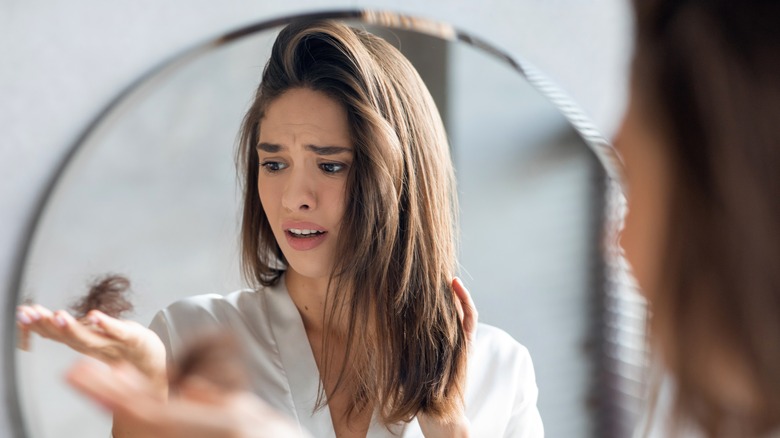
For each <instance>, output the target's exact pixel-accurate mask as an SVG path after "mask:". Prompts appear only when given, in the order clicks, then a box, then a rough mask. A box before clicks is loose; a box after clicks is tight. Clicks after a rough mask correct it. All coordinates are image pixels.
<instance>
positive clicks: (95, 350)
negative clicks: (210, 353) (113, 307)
mask: <svg viewBox="0 0 780 438" xmlns="http://www.w3.org/2000/svg"><path fill="white" fill-rule="evenodd" d="M16 322H17V327H18V328H19V331H20V334H21V338H22V341H23V342H22V343H23V344H24V343H26V342H25V341H27V340H28V338H29V333H30V332H33V333H37V334H39V335H40V336H42V337H44V338H47V339H51V340H53V341H56V342H60V343H62V344H65V345H67V346H69V347H70V348H72V349H74V350H76V351H78V352H80V353H83V354H86V355H87V356H91V357H94V358H96V359H98V360H101V361H103V362H106V363H109V364H111V363H116V362H119V361H126V362H129V363H132V364H133V365H134V366H135V367H136V368H137V369H138V370H140V371H141V372H142V373H143V374H145V375H146V376H147V377H148V378H149V379H150V381H151V382H154V384H155V386H156V387H157V389H158V392H159V394H160V395H164V394H165V393H166V392H167V386H168V385H167V374H166V364H165V346H164V345H163V343H162V341H161V340H160V338H159V337H158V336H157V334H155V333H154V332H153V331H151V330H149V329H148V328H146V327H144V326H143V325H141V324H139V323H137V322H135V321H129V320H122V319H116V318H112V317H110V316H108V315H106V314H105V313H103V312H100V311H99V310H91V311H89V312H88V313H87V314H86V316H85V317H84V318H82V319H80V320H76V319H75V318H74V317H73V316H72V315H71V314H70V313H68V312H67V311H65V310H58V311H55V312H52V311H51V310H49V309H47V308H45V307H43V306H41V305H38V304H33V305H22V306H19V307H18V308H17V311H16ZM24 347H25V345H22V348H24Z"/></svg>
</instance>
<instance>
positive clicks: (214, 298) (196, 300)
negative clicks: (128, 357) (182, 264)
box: [158, 284, 279, 320]
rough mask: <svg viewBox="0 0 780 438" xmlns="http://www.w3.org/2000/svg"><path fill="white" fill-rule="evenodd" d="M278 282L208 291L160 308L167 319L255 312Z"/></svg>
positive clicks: (214, 316) (262, 306)
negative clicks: (221, 291) (252, 286)
mask: <svg viewBox="0 0 780 438" xmlns="http://www.w3.org/2000/svg"><path fill="white" fill-rule="evenodd" d="M278 288H279V284H276V285H273V286H261V287H259V288H256V289H249V288H246V289H240V290H236V291H233V292H230V293H227V294H218V293H209V294H202V295H192V296H188V297H185V298H182V299H180V300H177V301H174V302H173V303H171V304H169V305H168V306H167V307H165V308H164V309H162V310H161V311H160V312H159V313H158V315H159V314H164V315H165V316H166V318H169V319H174V320H177V319H189V318H191V317H198V316H200V317H208V316H211V317H213V318H217V319H219V318H220V317H224V316H231V315H233V314H235V313H239V314H241V313H246V312H256V311H258V310H262V309H264V308H265V306H266V303H265V299H264V297H265V294H267V293H272V292H273V291H274V289H278Z"/></svg>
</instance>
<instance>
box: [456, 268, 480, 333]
mask: <svg viewBox="0 0 780 438" xmlns="http://www.w3.org/2000/svg"><path fill="white" fill-rule="evenodd" d="M452 291H453V292H454V293H455V298H457V299H456V300H455V306H456V307H457V308H458V316H459V317H460V322H461V325H463V331H464V332H465V335H466V342H468V345H469V347H471V344H472V343H473V342H474V338H475V337H476V334H477V320H478V319H479V313H478V312H477V308H476V306H474V301H473V300H472V299H471V294H469V291H468V290H467V289H466V286H464V285H463V281H461V279H460V278H458V277H455V278H453V279H452Z"/></svg>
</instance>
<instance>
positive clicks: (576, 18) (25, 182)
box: [0, 0, 630, 436]
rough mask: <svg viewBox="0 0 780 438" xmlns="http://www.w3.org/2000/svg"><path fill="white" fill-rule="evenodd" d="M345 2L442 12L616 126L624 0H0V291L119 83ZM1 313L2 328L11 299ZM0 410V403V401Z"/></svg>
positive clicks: (601, 122) (600, 121)
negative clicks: (207, 46)
mask: <svg viewBox="0 0 780 438" xmlns="http://www.w3.org/2000/svg"><path fill="white" fill-rule="evenodd" d="M356 6H361V7H362V6H365V7H377V8H381V9H388V10H394V11H401V12H407V13H414V14H417V15H420V16H423V17H427V18H432V19H435V20H439V21H447V22H450V23H452V24H454V25H456V26H457V27H459V28H462V29H464V30H466V31H469V32H471V33H473V34H475V35H477V36H480V37H481V38H483V39H485V40H487V41H489V42H492V43H494V44H495V45H497V46H498V47H500V48H503V49H505V50H507V51H508V52H510V53H511V54H513V55H519V56H522V57H524V58H525V59H528V60H530V61H531V62H532V63H534V64H536V65H537V66H538V67H540V68H541V70H543V71H544V72H546V73H547V74H548V75H549V76H550V77H552V78H553V79H554V80H555V81H556V82H558V84H559V85H561V86H562V88H564V89H565V90H567V91H568V92H569V94H570V96H571V97H572V98H573V99H574V100H575V101H577V102H579V103H580V105H581V106H582V107H583V108H584V110H585V112H586V113H587V114H588V115H589V116H590V117H591V118H592V119H593V120H594V121H595V123H596V125H597V126H599V127H600V128H601V130H602V132H603V133H604V134H605V135H610V134H612V133H613V131H614V129H615V127H616V126H617V123H618V121H619V114H620V111H621V108H622V105H623V101H624V95H625V93H624V88H625V74H624V72H625V65H626V62H627V59H628V50H629V39H630V35H629V20H628V15H627V11H626V9H625V8H626V5H625V4H624V2H622V1H618V0H593V1H585V0H581V1H575V0H569V1H551V0H547V1H544V2H541V1H532V0H514V1H513V0H506V1H494V2H476V1H443V0H441V1H428V2H414V1H395V2H392V1H362V2H346V1H303V0H300V1H297V2H271V1H254V2H245V1H240V0H229V1H219V2H216V1H212V2H208V1H193V0H187V1H185V0H168V1H165V2H160V1H151V0H148V1H133V0H112V1H111V2H105V1H100V0H72V1H70V2H55V1H35V0H6V1H5V3H3V4H2V6H0V8H2V9H0V55H2V58H0V59H2V67H0V126H1V127H2V129H1V130H0V173H1V174H2V175H3V183H2V184H0V223H1V224H2V225H3V226H2V228H0V278H1V279H2V281H3V282H4V286H5V288H4V292H5V293H6V294H8V293H10V291H9V290H8V288H9V287H10V281H11V279H12V273H13V272H12V271H13V269H14V268H15V264H16V262H17V260H16V257H17V255H18V251H19V249H20V245H21V244H22V243H23V242H22V240H23V235H24V232H25V228H26V227H27V226H28V222H29V221H30V220H31V219H32V217H33V214H34V207H35V205H36V202H37V199H38V197H39V196H41V194H42V191H43V189H44V188H45V185H46V183H47V178H48V177H49V175H50V173H51V172H52V171H53V169H54V167H55V166H56V164H57V163H58V161H59V160H60V159H61V158H62V157H63V155H64V154H65V152H66V151H67V149H68V148H69V146H70V145H71V144H72V143H73V142H74V141H75V140H76V138H77V137H78V135H79V134H80V132H81V131H82V130H83V129H85V127H86V126H87V125H88V123H89V122H90V121H91V120H92V118H93V117H95V116H96V115H97V114H98V113H99V112H100V110H101V109H102V107H103V106H104V105H105V104H106V103H107V102H109V101H110V99H111V98H113V97H114V96H115V95H116V94H117V93H118V91H119V90H120V89H121V88H122V87H124V86H127V85H128V84H129V83H130V82H131V81H132V80H134V79H135V78H136V77H137V76H138V75H139V74H140V73H142V72H144V71H146V70H147V69H149V68H150V67H151V66H153V65H154V64H156V63H158V62H160V61H161V60H163V59H165V58H166V57H168V56H170V55H172V54H174V53H176V52H177V51H179V50H181V49H182V48H185V47H188V46H190V45H191V44H193V43H195V42H198V41H201V40H203V39H206V38H208V37H211V36H214V35H216V34H220V33H223V32H224V31H225V30H228V29H231V28H234V27H237V26H240V25H244V24H248V23H252V22H257V21H261V20H263V19H265V18H270V17H276V16H280V15H285V14H289V13H298V12H304V11H312V10H322V9H332V8H336V7H341V8H349V7H356ZM3 304H4V305H5V304H7V303H5V302H4V303H3ZM488 313H489V310H488ZM6 315H7V316H6V317H5V318H4V320H5V321H6V326H4V327H3V332H2V333H1V334H2V335H3V336H4V337H5V336H8V333H7V328H8V327H7V325H8V324H7V322H8V320H9V318H11V316H10V315H12V311H11V309H7V310H6ZM3 385H4V386H3V388H2V389H3V391H5V388H6V386H5V382H3ZM0 411H2V412H8V408H7V407H6V406H4V405H0ZM0 418H1V419H0V436H11V431H10V428H9V419H8V418H7V417H6V416H2V417H0Z"/></svg>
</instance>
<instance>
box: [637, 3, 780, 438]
mask: <svg viewBox="0 0 780 438" xmlns="http://www.w3.org/2000/svg"><path fill="white" fill-rule="evenodd" d="M634 6H635V10H636V31H637V39H636V51H635V57H634V64H633V71H632V81H633V89H634V91H635V93H636V94H637V95H638V97H639V98H640V99H639V101H641V102H642V104H643V105H644V106H645V109H646V110H647V111H646V113H649V114H651V115H652V118H651V122H654V123H655V126H657V127H658V128H659V130H660V132H661V134H662V135H661V137H662V138H663V139H664V140H665V141H664V145H665V146H664V147H665V151H664V152H665V153H666V155H667V156H668V157H669V162H670V166H671V168H670V169H669V173H670V175H671V181H672V184H673V189H672V193H671V195H670V200H669V202H670V205H669V207H670V208H669V211H670V213H669V217H668V218H666V220H667V221H668V224H667V229H668V230H669V233H668V236H667V238H666V242H665V249H664V256H663V257H664V260H663V272H662V276H663V278H662V279H661V282H660V287H659V290H658V291H656V292H657V293H654V294H653V297H652V298H653V300H652V309H653V316H652V318H651V322H650V332H651V336H652V338H651V339H653V342H654V346H655V347H656V348H657V351H658V352H660V353H661V358H662V360H663V362H664V364H665V365H666V367H667V369H668V370H669V371H670V373H671V376H672V377H673V379H674V381H675V385H674V386H675V387H676V389H675V393H674V396H673V413H674V418H675V420H676V422H677V423H678V424H680V423H692V424H694V425H696V426H697V427H699V428H700V429H702V430H703V431H704V432H705V433H706V434H707V435H708V436H713V437H717V436H757V435H762V434H765V433H767V432H769V431H771V430H773V429H777V428H778V427H780V169H779V168H778V167H779V166H780V2H777V1H760V0H756V1H733V0H718V1H696V0H690V1H671V0H668V1H667V0H636V1H635V2H634ZM718 353H719V354H718ZM721 359H726V361H725V362H726V363H725V364H722V363H716V361H718V362H720V360H721ZM713 366H722V367H725V368H724V369H729V370H731V371H735V373H732V374H731V375H722V380H720V381H717V380H715V379H712V377H713V374H712V373H710V372H708V371H707V370H712V369H713V368H712V367H713ZM729 380H731V381H732V382H734V383H736V384H737V385H738V386H740V387H741V388H742V389H744V390H746V391H747V393H749V394H750V396H749V399H750V402H749V403H748V404H747V405H746V406H744V405H743V406H742V407H739V406H736V405H737V404H731V403H729V402H728V401H727V400H724V399H723V397H722V396H719V395H718V394H717V392H716V391H714V390H713V388H717V387H719V385H722V384H724V383H725V382H727V381H729Z"/></svg>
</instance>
